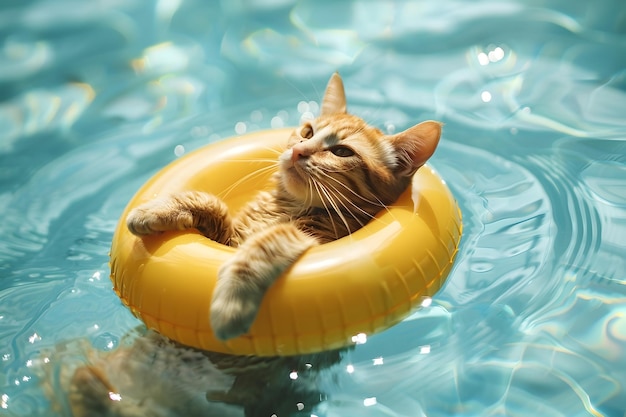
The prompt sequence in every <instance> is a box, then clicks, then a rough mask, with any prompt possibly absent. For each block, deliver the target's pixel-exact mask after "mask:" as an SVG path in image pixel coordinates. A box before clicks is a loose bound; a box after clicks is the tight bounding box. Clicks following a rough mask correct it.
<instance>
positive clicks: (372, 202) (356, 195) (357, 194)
mask: <svg viewBox="0 0 626 417" xmlns="http://www.w3.org/2000/svg"><path fill="white" fill-rule="evenodd" d="M319 174H322V175H323V176H324V178H328V179H331V180H333V181H335V182H336V183H337V184H339V185H341V186H342V187H343V188H345V189H346V190H348V191H350V193H352V195H354V196H355V197H357V198H360V199H361V200H363V201H365V202H366V203H369V204H371V205H373V206H379V207H381V208H383V207H385V205H384V204H383V203H382V201H380V200H379V199H378V198H377V197H374V198H376V201H372V200H370V199H368V198H366V197H365V196H363V195H361V194H359V193H357V192H356V191H354V190H353V189H352V188H350V187H348V186H347V185H346V184H344V183H343V182H341V181H339V180H338V179H337V178H335V177H333V176H332V175H328V173H326V172H324V171H319ZM337 191H339V190H337Z"/></svg>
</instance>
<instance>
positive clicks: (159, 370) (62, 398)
mask: <svg viewBox="0 0 626 417" xmlns="http://www.w3.org/2000/svg"><path fill="white" fill-rule="evenodd" d="M129 339H131V337H129ZM81 345H82V346H81ZM86 345H87V342H81V343H78V342H73V343H72V344H71V345H66V346H65V348H59V349H57V350H56V351H55V352H54V353H53V354H51V355H49V356H48V359H47V360H46V362H48V363H47V364H45V365H44V369H45V373H46V374H45V376H44V381H45V383H44V389H45V391H46V394H47V395H48V397H49V398H50V400H51V403H52V407H53V410H54V411H56V412H58V413H60V414H61V415H72V416H74V417H87V416H89V417H100V416H103V417H153V416H154V417H175V416H176V417H177V416H182V417H200V416H203V417H205V416H219V417H229V416H240V417H243V416H246V417H270V416H272V415H276V416H293V415H303V416H307V417H308V416H310V415H311V412H312V411H313V407H315V406H316V405H317V404H319V403H320V402H321V401H322V400H323V399H324V394H323V393H322V392H320V390H319V387H318V384H317V383H316V379H317V377H318V375H319V373H320V371H323V370H324V369H327V368H329V367H330V366H332V365H333V364H335V363H337V362H339V360H340V359H341V356H340V355H341V352H340V351H338V350H335V351H330V352H324V353H317V354H312V355H302V356H286V357H267V358H261V357H253V356H248V357H245V356H232V355H225V354H221V353H213V352H203V351H200V350H197V349H193V348H188V347H185V346H182V345H179V344H177V343H175V342H172V341H170V340H168V339H166V338H165V337H163V336H161V335H159V334H157V333H155V332H152V331H148V332H146V333H145V334H141V335H132V340H129V341H128V343H125V342H123V343H122V344H121V345H120V347H118V348H117V349H115V350H113V351H111V352H101V351H96V350H93V349H90V348H88V346H86ZM77 352H78V353H80V352H87V354H86V356H87V357H86V358H84V359H82V360H81V359H77V358H76V355H77ZM82 362H87V363H88V365H84V363H82ZM66 393H67V394H66ZM300 412H301V413H302V414H300Z"/></svg>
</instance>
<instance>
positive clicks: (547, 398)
mask: <svg viewBox="0 0 626 417" xmlns="http://www.w3.org/2000/svg"><path fill="white" fill-rule="evenodd" d="M0 35H1V36H0V236H1V238H0V415H8V416H47V415H56V414H54V412H53V411H51V410H50V409H49V404H48V400H47V399H46V396H45V395H44V392H43V390H42V388H41V387H40V384H39V383H38V377H37V375H36V372H35V370H34V369H33V363H34V361H35V360H36V359H37V358H40V357H41V352H43V351H45V350H47V349H54V348H55V347H56V346H58V345H59V343H61V342H63V341H67V340H73V339H81V338H82V339H87V340H88V341H89V342H90V343H91V344H93V346H94V347H96V348H97V349H101V350H104V351H106V350H111V349H115V347H117V346H118V345H119V344H120V340H121V339H122V337H123V336H124V334H126V333H128V332H129V331H130V330H131V329H133V328H134V327H135V326H137V325H138V324H139V322H138V321H137V320H136V319H135V318H133V317H132V315H131V314H130V313H129V312H128V311H127V309H126V308H124V307H123V306H122V305H121V303H120V302H119V300H118V299H117V298H116V296H115V295H114V293H113V291H112V289H111V282H110V280H109V269H108V250H109V247H110V241H111V238H112V234H113V229H114V227H115V225H116V223H117V220H118V217H119V215H120V213H121V211H122V209H123V208H124V206H125V205H126V203H127V201H128V200H129V199H130V197H131V196H132V195H133V194H134V192H135V191H136V190H137V189H138V188H139V186H140V185H141V184H142V183H143V182H144V181H146V180H147V179H148V178H149V177H150V176H151V175H152V174H154V173H155V172H156V171H157V170H158V169H160V168H161V167H163V166H164V165H165V164H167V163H168V162H170V161H172V160H174V159H176V158H177V157H179V156H181V155H183V154H185V153H187V152H189V151H190V150H192V149H195V148H198V147H200V146H202V145H204V144H206V143H210V142H214V141H218V140H221V139H223V138H226V137H229V136H233V135H236V134H241V133H245V132H251V131H255V130H259V129H266V128H272V127H281V126H288V125H295V124H297V123H298V122H299V121H300V119H301V118H303V117H305V118H306V117H310V116H311V115H315V114H316V112H317V111H318V107H319V101H320V98H321V94H322V92H323V89H324V86H325V83H326V81H327V79H328V77H329V76H330V74H332V72H334V71H336V70H338V71H340V73H341V75H342V77H343V79H344V82H345V86H346V90H347V95H348V101H349V108H350V110H351V111H352V112H353V113H356V114H358V115H360V116H362V117H363V118H365V119H366V120H368V121H369V122H371V123H374V124H376V125H377V126H379V127H380V128H382V129H384V130H386V131H388V132H394V131H400V130H402V129H404V128H407V127H409V126H411V125H412V124H415V123H417V122H418V121H421V120H424V119H437V120H441V121H443V122H445V127H444V134H443V139H442V142H441V144H440V148H439V149H438V151H437V153H436V154H435V156H434V158H433V159H432V160H431V165H432V166H433V167H434V168H435V169H436V170H437V171H438V172H439V173H440V174H441V176H442V177H443V178H444V179H445V180H446V182H447V184H448V185H449V186H450V188H451V190H452V191H453V193H454V195H455V197H456V198H457V199H458V201H459V203H460V205H461V209H462V211H463V215H464V223H465V234H464V237H463V240H462V244H461V248H460V252H459V254H458V259H457V262H456V265H455V268H454V269H453V271H452V273H451V274H450V277H449V279H448V281H447V283H446V285H445V287H444V288H443V289H442V290H441V291H440V292H439V293H438V294H437V296H436V297H435V298H434V299H433V302H432V304H431V305H430V306H427V307H424V308H423V309H421V310H419V311H418V312H416V313H415V314H413V315H412V316H411V317H410V318H408V319H406V320H405V321H403V322H402V323H400V324H399V325H397V326H395V327H393V328H391V329H389V330H388V331H385V332H383V333H381V334H378V335H374V336H369V337H368V339H367V341H366V343H362V344H359V345H358V346H356V347H355V349H354V350H352V351H350V352H349V353H348V354H346V355H345V356H344V358H343V360H342V362H341V363H340V364H338V365H337V366H335V367H333V368H331V369H329V370H328V371H326V372H325V374H324V375H323V376H322V378H321V379H320V381H319V384H320V387H321V389H322V390H323V391H324V392H325V393H326V397H325V399H324V401H322V403H321V404H320V405H318V406H317V407H316V408H315V410H314V414H311V415H315V416H319V417H322V416H328V417H331V416H333V417H334V416H364V417H367V416H394V417H395V416H398V417H400V416H402V417H406V416H420V417H421V416H428V417H438V416H563V417H573V416H612V417H623V416H625V415H626V360H625V358H626V297H625V295H626V7H625V6H624V4H623V1H622V0H598V1H593V2H591V1H588V2H585V1H569V0H568V1H566V0H527V1H523V0H517V1H515V0H510V1H488V0H484V1H469V0H468V1H460V0H457V1H450V0H424V1H372V0H354V1H333V0H315V1H313V0H303V1H294V0H266V1H264V0H223V1H221V2H219V1H201V0H153V1H142V0H99V1H84V0H48V1H45V0H40V1H35V0H32V1H17V0H15V1H14V0H8V1H7V0H5V1H4V2H3V3H2V5H0ZM285 377H286V378H287V377H288V376H287V375H286V376H285Z"/></svg>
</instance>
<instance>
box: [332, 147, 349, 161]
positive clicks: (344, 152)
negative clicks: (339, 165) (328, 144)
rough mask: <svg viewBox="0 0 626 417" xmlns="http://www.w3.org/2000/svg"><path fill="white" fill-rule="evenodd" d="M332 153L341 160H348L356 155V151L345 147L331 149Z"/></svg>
mask: <svg viewBox="0 0 626 417" xmlns="http://www.w3.org/2000/svg"><path fill="white" fill-rule="evenodd" d="M330 151H331V152H332V153H333V155H335V156H339V157H341V158H347V157H349V156H353V155H354V151H353V150H352V149H350V148H348V147H347V146H343V145H337V146H333V147H332V148H330Z"/></svg>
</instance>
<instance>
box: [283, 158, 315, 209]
mask: <svg viewBox="0 0 626 417" xmlns="http://www.w3.org/2000/svg"><path fill="white" fill-rule="evenodd" d="M279 170H280V180H281V182H282V184H283V186H284V187H285V190H286V191H287V192H288V193H289V194H291V195H292V196H294V197H295V198H297V199H299V200H303V201H305V200H308V199H310V196H309V188H310V184H309V182H310V180H309V179H308V175H307V173H306V170H305V168H304V166H303V163H302V162H301V161H299V160H298V161H293V160H292V158H291V149H288V150H286V151H285V152H283V154H282V155H281V156H280V164H279Z"/></svg>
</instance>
